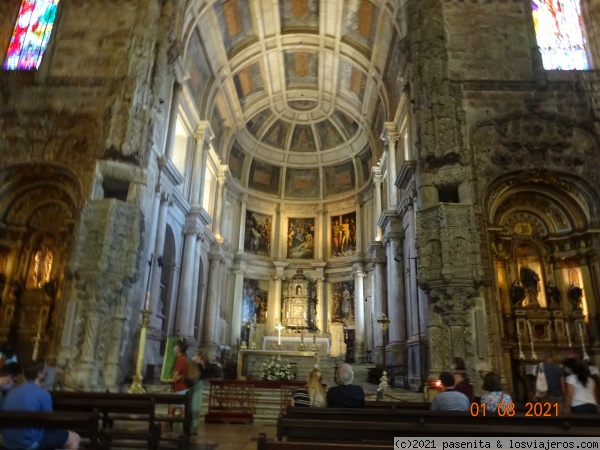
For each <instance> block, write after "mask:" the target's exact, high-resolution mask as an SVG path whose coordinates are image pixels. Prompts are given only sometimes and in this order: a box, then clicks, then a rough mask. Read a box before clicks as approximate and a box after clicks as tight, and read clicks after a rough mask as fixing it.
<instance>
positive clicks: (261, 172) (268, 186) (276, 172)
mask: <svg viewBox="0 0 600 450" xmlns="http://www.w3.org/2000/svg"><path fill="white" fill-rule="evenodd" d="M280 176H281V167H277V166H273V165H271V164H268V163H265V162H262V161H259V160H258V159H256V158H254V159H253V160H252V164H251V165H250V177H249V179H248V187H249V188H251V189H256V190H257V191H261V192H264V193H265V194H271V195H279V180H280Z"/></svg>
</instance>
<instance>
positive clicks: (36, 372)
mask: <svg viewBox="0 0 600 450" xmlns="http://www.w3.org/2000/svg"><path fill="white" fill-rule="evenodd" d="M45 369H46V368H45V364H44V363H43V362H39V361H33V362H31V363H29V364H28V365H27V366H26V367H25V370H24V375H25V383H23V384H20V385H19V386H17V387H15V388H13V389H11V390H10V391H9V392H8V394H7V395H6V398H5V400H4V407H3V410H4V411H40V412H43V411H48V412H49V411H52V398H51V397H50V393H49V392H48V391H45V390H43V389H42V388H41V387H40V384H41V382H42V380H43V378H44V375H45ZM2 434H3V435H4V447H5V448H7V449H35V450H54V449H57V448H66V449H76V448H79V435H78V434H77V433H74V432H73V431H67V430H56V429H41V428H14V429H13V428H4V429H3V430H2Z"/></svg>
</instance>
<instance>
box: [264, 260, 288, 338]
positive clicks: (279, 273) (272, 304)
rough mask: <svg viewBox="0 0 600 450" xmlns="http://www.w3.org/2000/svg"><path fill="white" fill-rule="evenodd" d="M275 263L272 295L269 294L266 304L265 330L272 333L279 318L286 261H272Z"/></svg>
mask: <svg viewBox="0 0 600 450" xmlns="http://www.w3.org/2000/svg"><path fill="white" fill-rule="evenodd" d="M273 264H274V265H275V276H274V277H273V287H274V289H273V295H269V300H268V304H267V312H268V314H267V325H266V326H267V331H268V332H269V333H273V329H274V327H275V325H278V324H279V321H280V320H281V289H282V284H283V283H282V282H283V276H284V270H285V268H286V267H287V265H288V263H286V262H281V261H273Z"/></svg>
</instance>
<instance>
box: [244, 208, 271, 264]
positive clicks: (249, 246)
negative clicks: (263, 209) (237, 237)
mask: <svg viewBox="0 0 600 450" xmlns="http://www.w3.org/2000/svg"><path fill="white" fill-rule="evenodd" d="M272 224H273V216H267V215H264V214H260V213H257V212H254V211H250V210H247V211H246V229H245V233H244V251H245V252H247V253H254V254H255V255H263V256H270V255H271V226H272Z"/></svg>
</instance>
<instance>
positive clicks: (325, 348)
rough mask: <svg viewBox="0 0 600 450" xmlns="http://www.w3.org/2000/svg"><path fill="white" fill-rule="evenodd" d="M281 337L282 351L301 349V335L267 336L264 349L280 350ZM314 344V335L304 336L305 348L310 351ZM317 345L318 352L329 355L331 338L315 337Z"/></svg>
mask: <svg viewBox="0 0 600 450" xmlns="http://www.w3.org/2000/svg"><path fill="white" fill-rule="evenodd" d="M279 339H281V350H282V351H287V352H291V351H300V342H301V338H300V336H281V338H279V337H278V336H265V337H264V338H263V347H262V349H263V350H278V348H277V344H278V341H279ZM312 345H313V337H312V336H310V335H305V336H304V350H305V351H309V350H311V347H312ZM315 345H316V346H317V350H316V351H317V353H319V355H329V339H328V338H326V337H317V338H315Z"/></svg>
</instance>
